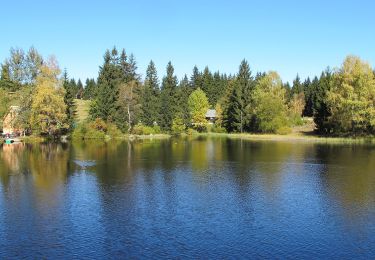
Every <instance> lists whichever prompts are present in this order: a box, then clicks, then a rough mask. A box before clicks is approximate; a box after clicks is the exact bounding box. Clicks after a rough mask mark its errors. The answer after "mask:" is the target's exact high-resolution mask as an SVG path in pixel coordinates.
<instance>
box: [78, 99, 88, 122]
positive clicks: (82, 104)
mask: <svg viewBox="0 0 375 260" xmlns="http://www.w3.org/2000/svg"><path fill="white" fill-rule="evenodd" d="M74 102H75V104H76V120H77V122H78V123H82V122H84V121H85V120H86V119H87V118H88V116H89V110H90V104H91V101H90V100H83V99H75V100H74Z"/></svg>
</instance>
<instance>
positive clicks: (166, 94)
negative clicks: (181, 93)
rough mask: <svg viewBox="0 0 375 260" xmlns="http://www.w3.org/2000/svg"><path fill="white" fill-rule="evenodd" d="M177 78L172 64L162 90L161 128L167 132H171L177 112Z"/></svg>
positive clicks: (169, 66) (168, 67) (169, 65)
mask: <svg viewBox="0 0 375 260" xmlns="http://www.w3.org/2000/svg"><path fill="white" fill-rule="evenodd" d="M177 84H178V82H177V77H176V76H175V75H174V68H173V66H172V63H171V62H169V63H168V65H167V75H166V76H165V77H164V78H163V83H162V89H161V106H160V112H159V113H160V126H161V128H162V129H163V130H165V131H170V130H171V127H172V122H173V119H174V117H175V114H176V111H177V99H176V88H177Z"/></svg>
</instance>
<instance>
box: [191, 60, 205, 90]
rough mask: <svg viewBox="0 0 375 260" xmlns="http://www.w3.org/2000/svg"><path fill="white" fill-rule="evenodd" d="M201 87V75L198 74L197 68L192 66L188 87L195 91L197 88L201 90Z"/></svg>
mask: <svg viewBox="0 0 375 260" xmlns="http://www.w3.org/2000/svg"><path fill="white" fill-rule="evenodd" d="M202 85H203V83H202V74H201V73H200V72H199V70H198V67H197V66H194V68H193V74H192V75H191V77H190V86H191V87H192V88H193V90H195V89H197V88H202Z"/></svg>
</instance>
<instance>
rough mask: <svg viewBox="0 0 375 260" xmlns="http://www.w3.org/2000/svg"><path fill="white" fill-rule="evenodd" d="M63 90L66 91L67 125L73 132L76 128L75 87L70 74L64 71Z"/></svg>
mask: <svg viewBox="0 0 375 260" xmlns="http://www.w3.org/2000/svg"><path fill="white" fill-rule="evenodd" d="M63 88H64V89H65V95H64V103H65V105H66V116H67V124H68V125H69V129H70V130H71V129H72V128H73V126H74V116H75V111H76V106H75V103H74V92H75V90H74V86H72V84H71V81H70V80H69V77H68V72H67V70H66V69H64V73H63Z"/></svg>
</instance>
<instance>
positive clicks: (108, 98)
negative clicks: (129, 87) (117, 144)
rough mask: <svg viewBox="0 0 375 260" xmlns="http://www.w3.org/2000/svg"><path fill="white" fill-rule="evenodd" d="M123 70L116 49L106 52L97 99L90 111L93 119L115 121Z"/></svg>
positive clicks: (100, 71) (99, 78) (100, 69)
mask: <svg viewBox="0 0 375 260" xmlns="http://www.w3.org/2000/svg"><path fill="white" fill-rule="evenodd" d="M122 75H123V74H122V70H121V66H120V64H119V58H118V53H117V50H116V48H113V49H112V51H111V52H110V51H109V50H107V51H106V53H105V55H104V63H103V65H102V66H101V67H100V68H99V76H98V93H97V98H96V100H95V102H94V103H93V105H92V106H91V109H90V114H91V117H92V118H93V119H95V118H101V119H103V120H105V121H107V120H110V121H114V120H115V118H116V111H117V110H118V105H117V100H118V92H119V89H118V88H119V84H120V83H121V79H122V78H123V77H122Z"/></svg>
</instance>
